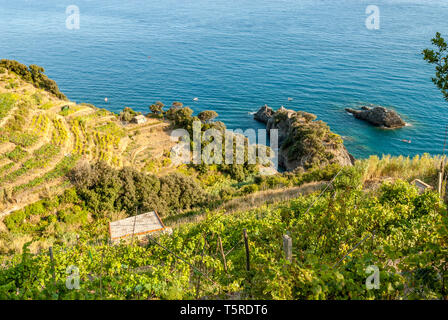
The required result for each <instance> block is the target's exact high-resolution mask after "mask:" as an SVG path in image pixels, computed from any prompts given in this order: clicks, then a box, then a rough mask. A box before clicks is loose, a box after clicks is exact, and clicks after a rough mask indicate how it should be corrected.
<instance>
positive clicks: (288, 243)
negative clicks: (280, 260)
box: [283, 234, 292, 262]
mask: <svg viewBox="0 0 448 320" xmlns="http://www.w3.org/2000/svg"><path fill="white" fill-rule="evenodd" d="M283 251H284V252H285V258H286V260H288V261H289V262H292V238H291V237H290V236H288V235H286V234H285V235H283Z"/></svg>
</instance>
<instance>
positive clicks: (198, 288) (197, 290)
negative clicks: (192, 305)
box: [196, 245, 205, 300]
mask: <svg viewBox="0 0 448 320" xmlns="http://www.w3.org/2000/svg"><path fill="white" fill-rule="evenodd" d="M204 250H205V245H204V248H202V253H201V265H200V268H201V267H202V263H203V261H204ZM201 271H202V270H201ZM200 290H201V274H200V273H199V274H198V282H197V283H196V300H198V299H199V291H200Z"/></svg>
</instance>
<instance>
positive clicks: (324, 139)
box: [254, 105, 354, 171]
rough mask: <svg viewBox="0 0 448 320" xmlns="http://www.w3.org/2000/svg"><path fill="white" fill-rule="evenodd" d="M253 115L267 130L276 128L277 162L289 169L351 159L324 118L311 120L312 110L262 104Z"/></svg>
mask: <svg viewBox="0 0 448 320" xmlns="http://www.w3.org/2000/svg"><path fill="white" fill-rule="evenodd" d="M254 119H255V120H257V121H260V122H263V123H265V124H266V129H267V130H268V133H269V132H270V130H271V129H277V130H278V145H279V152H278V163H279V165H280V166H281V167H283V168H285V169H286V170H288V171H292V170H295V169H296V168H303V169H308V168H311V167H313V166H316V165H317V166H325V165H327V164H332V163H338V164H340V165H343V166H345V165H352V164H353V162H354V158H353V156H351V155H350V154H349V153H348V151H347V149H346V148H345V147H344V144H343V142H342V139H341V137H340V136H338V135H337V134H334V133H333V132H331V131H330V128H329V127H328V126H327V125H326V124H325V123H324V122H322V121H314V120H315V119H316V116H315V115H314V114H311V113H307V112H303V111H298V112H296V111H293V110H288V109H285V108H284V107H283V106H282V107H281V108H279V109H278V110H277V111H274V110H273V109H272V108H270V107H268V106H267V105H265V106H263V107H261V108H260V109H259V110H258V111H257V112H256V113H255V114H254Z"/></svg>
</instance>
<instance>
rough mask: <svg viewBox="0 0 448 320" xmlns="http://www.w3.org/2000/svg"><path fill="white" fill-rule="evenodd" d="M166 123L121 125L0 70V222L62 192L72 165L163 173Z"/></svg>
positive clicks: (109, 116)
mask: <svg viewBox="0 0 448 320" xmlns="http://www.w3.org/2000/svg"><path fill="white" fill-rule="evenodd" d="M168 127H169V123H168V122H164V121H161V120H160V119H155V118H147V122H146V123H145V124H141V125H138V124H127V123H122V122H121V121H120V119H119V116H118V115H117V114H114V113H112V112H109V111H107V110H105V109H98V108H96V107H94V106H92V105H90V104H85V103H81V104H76V103H74V102H70V101H67V100H63V99H61V98H58V97H56V96H55V95H53V94H51V93H49V92H48V91H46V90H44V89H40V88H37V87H35V85H33V84H31V83H29V82H26V81H24V80H23V79H22V78H21V77H19V76H18V75H17V74H16V73H14V72H12V71H10V70H7V69H4V68H0V217H1V216H4V215H6V214H8V213H9V212H11V211H13V210H17V209H19V208H21V207H23V206H25V205H26V204H29V203H32V202H34V201H37V200H38V199H39V198H40V197H42V196H45V195H49V194H52V193H58V192H60V191H62V190H63V189H65V188H66V187H67V186H68V182H67V181H66V179H65V178H64V175H65V173H66V172H67V171H68V170H69V169H70V168H71V167H73V166H74V164H75V163H76V162H77V161H81V160H85V161H95V160H104V161H106V162H107V163H109V164H110V165H111V166H114V167H122V166H127V165H131V164H132V165H133V166H134V167H137V168H138V169H141V170H143V171H148V172H152V173H159V172H160V171H162V170H161V169H163V171H164V173H165V172H169V171H170V170H169V168H170V166H171V164H170V161H169V157H168V154H169V150H170V148H171V146H172V145H173V142H171V141H170V136H169V133H168V131H167V130H168Z"/></svg>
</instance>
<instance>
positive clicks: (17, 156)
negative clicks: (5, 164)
mask: <svg viewBox="0 0 448 320" xmlns="http://www.w3.org/2000/svg"><path fill="white" fill-rule="evenodd" d="M27 155H28V152H26V150H23V149H22V147H20V146H17V147H16V148H15V149H14V150H12V151H11V152H9V153H7V154H6V157H8V158H9V160H11V161H14V162H19V161H21V160H23V159H24V158H25V157H26V156H27Z"/></svg>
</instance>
